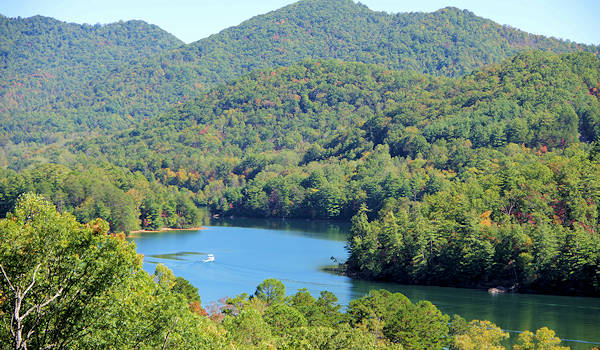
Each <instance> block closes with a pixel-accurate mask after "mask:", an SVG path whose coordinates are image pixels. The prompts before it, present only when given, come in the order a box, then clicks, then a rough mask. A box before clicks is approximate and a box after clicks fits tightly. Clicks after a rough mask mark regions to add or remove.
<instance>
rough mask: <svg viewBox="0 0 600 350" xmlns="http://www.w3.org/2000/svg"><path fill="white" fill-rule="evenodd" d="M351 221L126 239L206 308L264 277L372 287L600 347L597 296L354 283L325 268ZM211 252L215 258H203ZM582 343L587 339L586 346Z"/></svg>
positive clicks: (227, 227) (360, 290) (253, 225)
mask: <svg viewBox="0 0 600 350" xmlns="http://www.w3.org/2000/svg"><path fill="white" fill-rule="evenodd" d="M349 228H350V227H349V225H348V224H344V223H332V222H321V221H306V220H261V219H227V220H213V221H212V222H211V226H207V227H206V228H205V229H204V230H200V231H165V232H158V233H143V234H138V235H133V236H131V239H132V240H134V241H135V243H136V244H137V250H138V253H140V254H143V255H144V269H145V270H146V271H148V272H149V273H153V272H154V269H155V267H156V264H158V263H162V264H165V265H166V266H168V267H169V268H170V269H172V270H173V272H174V273H175V275H176V276H182V277H184V278H186V279H187V280H189V281H190V282H191V283H192V284H193V285H194V286H196V287H197V288H198V289H199V293H200V296H201V297H202V303H203V304H204V305H208V304H210V303H211V302H213V301H218V300H219V299H222V298H224V297H233V296H236V295H238V294H241V293H244V292H245V293H248V294H251V293H253V292H254V290H255V288H256V286H257V285H258V284H259V283H260V282H262V281H263V280H264V279H266V278H277V279H279V280H281V281H283V283H284V284H285V286H286V289H287V293H288V294H293V293H295V292H296V291H297V290H298V289H299V288H307V289H308V290H309V291H310V293H311V294H312V295H313V296H315V297H318V295H319V292H320V291H322V290H328V291H330V292H333V293H334V294H335V295H336V296H337V297H338V298H339V303H340V304H342V305H347V304H348V303H349V302H350V300H352V299H355V298H360V297H362V296H363V295H365V294H367V293H368V292H369V290H371V289H387V290H389V291H392V292H401V293H403V294H404V295H406V296H407V297H409V298H410V299H411V300H412V301H413V302H416V301H419V300H429V301H431V302H432V303H433V304H435V305H436V306H437V307H438V308H439V309H440V310H441V311H442V312H444V313H447V314H450V315H452V314H459V315H461V316H462V317H464V318H466V319H467V320H471V319H486V320H490V321H492V322H494V323H496V324H497V325H499V326H500V327H502V328H503V329H505V330H514V331H522V330H536V329H538V328H540V327H542V326H547V327H548V328H550V329H553V330H555V331H556V333H557V335H558V336H559V337H560V338H561V339H564V340H576V341H565V342H564V344H565V345H568V346H570V347H571V348H572V349H576V350H580V349H581V350H583V349H590V348H593V347H594V346H597V347H598V346H600V345H598V344H600V299H598V298H579V297H564V296H550V295H534V294H501V295H490V294H488V293H487V291H482V290H474V289H462V288H447V287H433V286H408V285H400V284H394V283H378V282H370V281H356V280H352V279H350V278H348V277H345V276H338V275H334V274H330V273H327V272H325V271H323V270H322V269H321V268H322V267H323V266H325V265H331V264H332V260H331V257H334V258H335V259H337V260H339V261H343V260H345V259H346V257H347V252H346V249H345V248H344V247H345V245H346V238H347V232H348V231H349ZM208 254H214V256H215V261H214V262H203V261H204V260H205V259H206V257H207V255H208ZM585 342H587V343H585Z"/></svg>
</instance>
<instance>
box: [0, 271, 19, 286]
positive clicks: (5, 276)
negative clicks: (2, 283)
mask: <svg viewBox="0 0 600 350" xmlns="http://www.w3.org/2000/svg"><path fill="white" fill-rule="evenodd" d="M0 270H2V274H3V275H4V278H5V279H6V282H7V283H8V286H9V287H10V289H11V290H12V291H13V292H15V293H16V292H17V291H16V290H15V287H13V285H12V283H10V279H9V278H8V276H7V275H6V272H5V271H4V267H2V265H0Z"/></svg>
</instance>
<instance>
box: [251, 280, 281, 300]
mask: <svg viewBox="0 0 600 350" xmlns="http://www.w3.org/2000/svg"><path fill="white" fill-rule="evenodd" d="M254 296H255V297H257V298H258V299H261V300H263V301H265V302H267V303H268V304H276V303H281V302H283V300H284V298H285V286H284V285H283V283H282V282H281V281H280V280H277V279H275V278H267V279H266V280H264V281H262V282H261V283H260V284H259V285H258V286H257V287H256V291H255V292H254Z"/></svg>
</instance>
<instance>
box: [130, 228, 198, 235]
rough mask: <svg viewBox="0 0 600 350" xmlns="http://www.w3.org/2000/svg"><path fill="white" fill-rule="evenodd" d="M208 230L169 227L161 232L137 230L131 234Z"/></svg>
mask: <svg viewBox="0 0 600 350" xmlns="http://www.w3.org/2000/svg"><path fill="white" fill-rule="evenodd" d="M204 229H206V228H204V227H189V228H169V227H163V228H161V229H160V230H135V231H130V232H129V234H132V233H136V234H137V233H156V232H165V231H199V230H204Z"/></svg>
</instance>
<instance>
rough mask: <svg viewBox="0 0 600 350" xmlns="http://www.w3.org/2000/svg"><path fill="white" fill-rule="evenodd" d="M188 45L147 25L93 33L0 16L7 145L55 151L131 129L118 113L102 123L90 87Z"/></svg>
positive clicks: (0, 84) (0, 90)
mask: <svg viewBox="0 0 600 350" xmlns="http://www.w3.org/2000/svg"><path fill="white" fill-rule="evenodd" d="M182 44H183V43H182V42H181V41H180V40H179V39H177V38H175V37H174V36H172V35H171V34H169V33H167V32H165V31H163V30H162V29H160V28H158V27H157V26H154V25H150V24H147V23H145V22H142V21H127V22H119V23H113V24H108V25H93V26H92V25H79V24H73V23H65V22H61V21H58V20H55V19H53V18H48V17H42V16H35V17H30V18H7V17H4V16H0V121H1V125H2V127H1V128H0V132H1V135H0V137H1V141H0V142H2V144H3V145H4V144H6V142H8V141H12V142H14V143H17V144H19V143H23V142H25V143H28V142H40V143H45V144H48V143H53V142H56V141H60V140H61V139H62V138H64V137H69V134H71V133H82V132H85V131H88V130H93V129H104V128H107V127H114V126H115V125H117V126H119V127H122V126H123V125H129V124H127V123H124V122H123V118H122V116H121V115H118V114H117V113H104V114H103V115H102V117H99V115H97V114H96V112H95V111H94V110H93V109H91V108H89V107H86V104H87V105H89V102H86V101H87V100H89V99H90V98H91V94H90V92H91V91H92V90H90V89H91V85H92V84H94V83H95V82H97V81H101V80H104V79H106V76H107V75H110V74H112V72H113V71H114V69H116V67H118V66H120V65H123V64H133V63H134V62H138V61H140V60H143V59H145V58H148V57H151V56H153V55H155V54H158V53H161V52H163V51H165V50H167V49H173V48H175V47H178V46H180V45H182ZM86 91H90V92H87V93H85V94H84V95H85V96H84V95H82V93H83V92H86ZM115 123H116V124H115Z"/></svg>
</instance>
